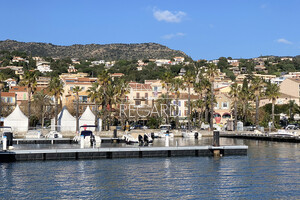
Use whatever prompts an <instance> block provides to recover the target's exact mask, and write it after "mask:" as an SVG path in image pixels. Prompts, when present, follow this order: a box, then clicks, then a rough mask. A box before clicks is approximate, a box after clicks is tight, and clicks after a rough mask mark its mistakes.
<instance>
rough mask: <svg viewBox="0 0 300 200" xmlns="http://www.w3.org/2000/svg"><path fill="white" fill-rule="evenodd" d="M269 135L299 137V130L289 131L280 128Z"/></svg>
mask: <svg viewBox="0 0 300 200" xmlns="http://www.w3.org/2000/svg"><path fill="white" fill-rule="evenodd" d="M269 136H286V137H297V136H298V134H297V132H289V131H286V130H284V129H281V130H278V131H276V132H270V133H269Z"/></svg>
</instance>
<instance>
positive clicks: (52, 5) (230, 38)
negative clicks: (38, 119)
mask: <svg viewBox="0 0 300 200" xmlns="http://www.w3.org/2000/svg"><path fill="white" fill-rule="evenodd" d="M0 7H1V10H0V19H1V20H0V27H1V28H0V40H6V39H13V40H17V41H22V42H47V43H52V44H56V45H72V44H90V43H96V44H109V43H145V42H155V43H160V44H162V45H166V46H168V47H169V48H171V49H176V50H181V51H183V52H185V53H186V54H188V55H189V56H191V57H192V58H193V59H194V60H197V59H215V58H219V57H221V56H225V57H228V56H231V57H233V58H251V57H257V56H260V55H278V56H295V55H299V54H300V37H299V36H300V26H299V19H300V12H299V8H300V1H298V0H285V1H283V0H269V1H258V0H227V1H224V0H219V1H217V0H210V1H208V0H205V1H204V0H203V1H202V0H185V1H181V0H126V1H125V0H109V1H108V0H48V1H47V0H35V1H34V0H26V1H25V0H19V1H16V0H10V1H6V0H0Z"/></svg>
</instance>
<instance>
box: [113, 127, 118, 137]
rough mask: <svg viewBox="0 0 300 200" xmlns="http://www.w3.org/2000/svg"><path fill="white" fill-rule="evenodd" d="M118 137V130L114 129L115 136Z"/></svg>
mask: <svg viewBox="0 0 300 200" xmlns="http://www.w3.org/2000/svg"><path fill="white" fill-rule="evenodd" d="M117 137H118V130H117V129H114V138H117Z"/></svg>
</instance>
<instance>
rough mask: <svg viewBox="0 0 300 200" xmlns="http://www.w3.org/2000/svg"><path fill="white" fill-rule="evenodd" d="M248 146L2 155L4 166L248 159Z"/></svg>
mask: <svg viewBox="0 0 300 200" xmlns="http://www.w3.org/2000/svg"><path fill="white" fill-rule="evenodd" d="M247 150H248V146H220V147H214V146H185V147H121V148H117V147H116V148H85V149H39V150H10V151H0V161H1V162H14V161H45V160H80V159H111V158H149V157H177V156H196V157H197V156H213V155H214V151H219V152H220V153H221V155H222V156H229V155H247Z"/></svg>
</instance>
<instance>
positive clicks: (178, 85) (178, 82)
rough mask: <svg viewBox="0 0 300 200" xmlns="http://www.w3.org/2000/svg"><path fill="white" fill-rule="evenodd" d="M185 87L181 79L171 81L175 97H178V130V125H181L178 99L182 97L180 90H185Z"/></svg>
mask: <svg viewBox="0 0 300 200" xmlns="http://www.w3.org/2000/svg"><path fill="white" fill-rule="evenodd" d="M183 88H184V86H183V80H182V79H180V78H174V79H172V81H171V91H173V92H174V93H175V96H176V120H175V121H176V123H175V124H176V125H175V126H176V129H177V128H178V125H179V117H178V115H179V109H178V106H179V105H178V104H179V103H178V99H179V97H180V89H183Z"/></svg>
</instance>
